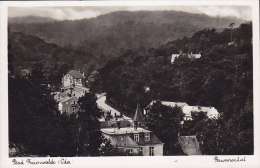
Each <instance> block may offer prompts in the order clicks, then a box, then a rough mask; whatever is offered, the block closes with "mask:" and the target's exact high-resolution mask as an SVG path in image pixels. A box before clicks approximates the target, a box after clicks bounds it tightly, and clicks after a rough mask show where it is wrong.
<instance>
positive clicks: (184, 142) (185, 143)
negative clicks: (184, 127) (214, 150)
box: [178, 135, 202, 155]
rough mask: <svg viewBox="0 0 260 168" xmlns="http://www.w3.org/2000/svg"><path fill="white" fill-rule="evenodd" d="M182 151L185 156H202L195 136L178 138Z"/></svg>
mask: <svg viewBox="0 0 260 168" xmlns="http://www.w3.org/2000/svg"><path fill="white" fill-rule="evenodd" d="M178 141H179V143H180V145H181V148H182V151H183V152H184V153H185V154H187V155H202V153H201V150H200V146H199V143H198V141H197V138H196V136H195V135H194V136H179V137H178Z"/></svg>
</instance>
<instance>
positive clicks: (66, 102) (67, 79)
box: [53, 69, 89, 114]
mask: <svg viewBox="0 0 260 168" xmlns="http://www.w3.org/2000/svg"><path fill="white" fill-rule="evenodd" d="M85 80H86V77H85V76H84V73H81V72H80V71H79V70H75V69H74V70H71V71H69V72H68V73H67V74H65V75H64V76H63V77H62V87H61V91H60V92H53V95H54V100H56V101H57V102H58V108H59V111H60V112H61V113H67V114H72V113H77V112H78V111H79V105H78V99H79V98H80V97H82V96H84V95H85V93H88V92H89V88H87V87H86V81H85Z"/></svg>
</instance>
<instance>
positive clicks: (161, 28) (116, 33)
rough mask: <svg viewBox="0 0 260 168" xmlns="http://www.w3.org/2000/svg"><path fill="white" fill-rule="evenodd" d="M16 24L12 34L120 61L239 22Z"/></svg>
mask: <svg viewBox="0 0 260 168" xmlns="http://www.w3.org/2000/svg"><path fill="white" fill-rule="evenodd" d="M29 20H30V21H26V22H23V23H22V22H19V21H18V23H14V21H13V19H12V18H10V22H9V27H10V30H11V32H23V33H25V34H29V35H34V36H38V37H40V38H42V39H44V40H45V41H46V42H49V43H54V44H57V45H59V46H69V47H73V48H75V49H80V50H82V51H87V52H90V53H93V55H95V56H100V57H103V58H104V56H105V57H106V58H108V57H117V56H118V55H119V54H121V53H122V52H124V51H127V50H131V51H137V52H139V53H146V52H147V50H148V49H149V48H157V47H158V46H160V45H162V44H165V43H167V42H169V41H172V40H175V39H177V38H180V37H184V36H191V35H192V34H193V33H195V32H196V31H198V30H201V29H204V28H206V27H208V28H211V27H214V28H215V29H216V30H223V28H225V27H227V26H228V25H229V24H230V23H231V22H235V23H236V24H237V25H239V24H240V23H242V22H243V20H240V19H237V18H214V17H209V16H206V15H201V14H191V13H185V12H176V11H136V12H126V11H120V12H112V13H109V14H104V15H101V16H98V17H96V18H91V19H82V20H64V21H55V22H42V23H39V22H38V23H31V21H32V20H33V19H29Z"/></svg>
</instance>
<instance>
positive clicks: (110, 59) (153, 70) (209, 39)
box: [8, 12, 254, 156]
mask: <svg viewBox="0 0 260 168" xmlns="http://www.w3.org/2000/svg"><path fill="white" fill-rule="evenodd" d="M139 14H140V13H139ZM181 14H182V15H183V16H184V15H185V16H186V15H187V13H179V15H181ZM117 15H118V16H120V17H129V15H128V14H125V15H123V14H122V13H120V15H119V14H118V13H117V12H115V13H112V14H111V15H103V16H100V17H99V19H100V18H101V19H100V20H99V19H98V18H95V19H89V20H88V19H86V20H79V21H61V22H57V21H52V20H50V21H48V19H47V23H46V22H44V21H43V22H44V25H46V26H44V27H42V24H43V23H33V24H31V23H26V24H25V23H24V22H23V23H22V22H21V23H19V24H18V23H12V24H9V28H10V29H9V36H8V38H9V50H8V56H9V60H8V63H9V124H10V125H9V128H10V129H9V130H10V132H9V138H10V145H16V146H19V147H20V148H22V149H24V150H25V149H26V150H27V151H26V152H25V153H26V154H27V155H28V154H32V155H33V154H36V155H37V154H38V155H51V156H75V155H77V156H98V155H123V154H119V153H118V151H113V150H114V149H112V147H111V145H110V144H109V142H107V141H106V140H104V139H103V137H102V136H101V134H100V131H99V127H100V126H99V124H98V123H97V119H98V117H99V115H100V114H99V110H98V109H97V108H96V106H95V96H94V94H89V95H86V96H85V97H83V98H82V99H81V100H80V101H79V103H81V112H82V113H81V117H80V118H76V117H75V116H63V115H60V114H59V113H58V111H57V104H56V103H55V101H54V100H53V98H52V96H51V95H50V93H51V91H53V90H57V89H58V88H59V85H60V82H61V77H62V75H63V74H64V73H66V72H67V71H68V70H69V69H71V68H73V67H75V66H76V67H79V68H80V69H82V70H83V71H84V72H86V74H87V75H88V76H89V75H90V74H91V75H90V76H91V80H90V81H89V82H90V83H89V86H90V90H91V92H92V93H97V92H100V93H101V92H106V93H107V103H108V104H111V105H112V106H113V107H115V108H117V109H118V110H120V111H121V112H123V113H124V114H125V115H127V116H129V117H132V116H133V115H134V112H135V108H136V104H137V103H139V104H141V106H142V107H143V108H144V107H146V106H147V105H148V104H149V103H150V102H151V101H152V100H166V101H180V102H186V103H188V104H189V105H201V106H213V107H215V108H216V109H217V110H218V111H219V112H220V114H221V115H220V118H219V119H216V120H209V119H208V118H207V117H206V116H205V115H203V114H193V117H194V120H192V121H187V122H184V124H183V125H180V123H179V120H180V119H181V117H182V116H181V114H180V109H178V108H169V107H165V106H163V105H161V104H160V103H157V104H156V105H155V106H154V107H153V109H152V110H151V111H153V113H151V114H149V115H148V116H146V125H147V126H148V128H149V129H150V130H152V131H153V132H155V134H156V135H157V136H158V137H159V139H161V140H162V141H165V145H164V155H182V154H183V153H182V152H181V150H180V146H179V145H178V143H177V136H178V135H196V136H197V139H198V141H199V143H200V146H201V150H202V152H203V154H214V155H215V154H253V152H254V151H253V148H254V146H253V144H254V142H253V62H252V61H253V60H252V59H253V54H252V23H244V24H241V25H239V27H237V28H225V29H223V27H224V26H223V25H224V24H226V25H225V26H228V24H229V23H230V20H229V19H227V20H225V21H223V22H221V24H220V25H222V26H223V27H222V29H221V31H220V27H217V26H216V25H217V23H219V22H216V20H214V19H213V20H212V18H208V19H206V18H205V17H206V16H204V15H203V16H201V15H194V17H199V18H200V17H204V18H205V19H204V23H203V24H202V23H201V22H199V23H196V24H195V23H193V25H188V26H187V23H189V22H188V20H187V21H185V22H182V23H179V22H176V21H174V22H167V21H168V20H167V19H166V20H162V21H161V20H160V19H158V21H160V23H152V22H151V23H150V25H149V24H147V23H146V22H142V20H139V21H136V20H135V19H134V21H133V19H132V20H131V19H129V18H128V19H126V22H122V23H114V22H113V24H114V25H115V26H116V27H115V26H111V25H109V24H110V23H111V24H112V22H104V25H105V26H104V27H105V29H106V30H107V32H106V31H104V27H98V26H99V25H100V24H101V23H102V20H106V19H107V17H111V18H110V19H109V20H111V19H112V18H116V17H114V16H117ZM135 15H137V14H135ZM142 15H143V17H144V18H146V19H147V18H150V19H151V18H152V17H153V16H154V15H152V14H149V17H148V16H147V13H145V12H144V13H142ZM165 15H166V14H165V13H164V15H163V16H165ZM168 15H170V16H171V14H169V13H168ZM175 15H176V13H175ZM179 15H177V16H178V17H176V18H179V17H180V16H179ZM112 16H113V17H112ZM137 16H140V15H137ZM137 16H132V17H134V18H137ZM159 16H160V15H159ZM186 17H187V18H188V17H190V15H189V16H186ZM102 18H103V19H102ZM166 18H167V17H166ZM169 18H172V17H169ZM118 20H119V21H120V20H121V19H118ZM147 20H148V21H149V19H147ZM198 20H200V19H198ZM202 20H203V19H202ZM205 20H206V21H205ZM220 20H221V19H220ZM148 21H147V22H148ZM164 21H165V22H167V23H169V24H166V23H164ZM207 21H208V22H210V21H211V22H212V23H211V24H209V25H210V26H208V27H211V26H212V27H214V26H215V27H216V29H214V28H205V24H207V23H208V22H207ZM115 22H116V21H115ZM177 23H178V24H177ZM238 23H239V21H238ZM102 24H103V23H102ZM142 24H143V25H145V26H147V25H149V28H151V29H148V27H145V26H140V27H138V26H137V25H142ZM57 25H58V26H57ZM63 25H68V26H72V27H73V26H76V27H77V26H78V25H81V26H79V27H78V29H82V27H85V29H84V31H82V32H81V33H83V34H86V37H83V36H81V35H80V33H78V31H75V32H74V33H73V32H69V33H68V32H67V31H65V30H72V29H71V27H64V31H63V30H61V29H60V28H61V27H63ZM93 25H95V26H97V27H98V29H97V30H98V31H97V32H91V31H89V30H88V26H90V27H91V26H93ZM176 25H182V26H183V27H184V28H183V31H182V32H179V31H180V30H181V29H179V28H176ZM199 25H201V27H200V26H199ZM106 26H107V27H106ZM109 26H111V27H109ZM157 26H158V27H157ZM57 27H60V28H59V29H58V30H56V31H55V30H54V29H56V28H57ZM97 27H95V28H97ZM162 27H164V28H163V29H161V28H162ZM167 27H168V28H167ZM51 28H52V29H51ZM74 28H75V27H74ZM139 28H140V29H141V28H142V30H143V31H141V30H139ZM193 28H194V29H193ZM45 29H46V31H45ZM78 29H74V30H78ZM93 29H94V28H93V27H91V30H93ZM165 29H167V31H165ZM186 29H187V32H189V33H187V32H185V30H186ZM39 30H43V31H42V32H41V31H39ZM49 30H52V31H49ZM112 30H113V31H114V33H112V34H111V31H112ZM119 30H124V31H123V32H121V33H120V32H119ZM129 30H131V31H129ZM147 30H151V31H150V32H146V31H147ZM158 30H160V31H158ZM86 31H87V32H86ZM161 31H162V32H167V33H165V34H164V33H162V32H161ZM50 32H52V33H54V34H49V33H50ZM64 32H66V35H68V36H70V37H67V36H63V35H64V34H63V33H64ZM100 32H104V34H103V33H100ZM131 32H135V33H140V34H139V35H138V34H131ZM75 33H76V34H77V33H78V34H77V36H76V35H75ZM91 33H92V35H91ZM106 33H107V34H106ZM146 33H147V34H146ZM153 33H155V34H154V35H152V34H153ZM156 33H158V34H157V35H156ZM174 33H175V35H173V34H174ZM114 34H117V35H118V34H119V35H120V38H118V37H116V36H113V35H114ZM108 35H111V37H110V36H109V37H108ZM141 35H143V36H146V37H140V36H141ZM37 36H38V37H37ZM79 36H80V38H79ZM121 36H122V37H121ZM150 36H151V38H148V37H150ZM159 36H160V38H157V37H159ZM61 37H62V38H61ZM139 37H140V38H141V39H139V40H135V39H136V38H137V39H138V38H139ZM63 38H65V39H63ZM81 38H84V39H81ZM113 38H116V40H113ZM133 38H134V39H133ZM68 39H70V40H71V41H70V40H68ZM93 39H95V40H96V41H92V40H93ZM107 39H111V40H110V41H108V40H107ZM122 39H127V40H129V41H127V40H126V41H123V42H122V45H125V46H127V47H122V46H121V47H120V46H118V42H120V40H122ZM77 40H79V41H77ZM142 40H145V41H142ZM156 40H158V41H156ZM137 41H138V42H137ZM46 42H48V43H46ZM50 42H53V43H56V44H51V43H50ZM62 42H64V43H65V42H66V43H67V42H68V44H63V43H62ZM81 42H82V45H78V43H81ZM165 42H166V43H165ZM89 43H91V44H89ZM120 43H121V42H120ZM146 44H147V45H146ZM115 46H117V47H115ZM140 48H142V49H140ZM94 49H96V50H95V51H94ZM110 49H111V51H110ZM112 49H113V50H112ZM121 49H122V50H121ZM99 51H100V52H99ZM180 52H181V53H182V54H181V56H180V57H178V58H177V59H175V61H174V63H173V64H171V61H170V59H171V54H178V53H180ZM191 52H192V53H201V55H202V56H201V58H199V59H190V58H188V57H187V54H188V53H191ZM103 58H105V59H103ZM100 60H102V61H100ZM23 69H28V70H29V71H30V75H29V76H23V75H21V70H23ZM91 72H93V73H91ZM48 84H50V85H51V86H53V87H51V88H48V87H47V85H48ZM148 88H149V89H148ZM82 102H84V103H82ZM14 104H15V105H14ZM20 109H22V110H20ZM84 112H85V113H84ZM86 112H93V114H91V115H89V114H87V113H86ZM90 116H92V118H89V117H90ZM158 116H160V117H158ZM42 118H44V119H43V120H42ZM24 121H28V122H27V123H24ZM84 121H91V122H90V123H92V124H91V125H94V127H91V126H90V125H89V124H86V123H85V122H84ZM79 126H80V127H82V129H83V130H84V132H88V131H91V132H93V135H88V134H84V133H83V132H82V133H83V134H80V133H79V132H78V128H79ZM53 128H55V129H53ZM21 130H22V131H21ZM162 130H163V131H162ZM30 135H35V136H30ZM59 137H65V138H62V139H60V138H59ZM28 138H29V139H28ZM102 142H103V143H104V144H106V145H105V146H103V147H100V144H101V143H102ZM42 144H43V145H42ZM68 144H69V145H68ZM86 144H91V146H93V148H91V149H90V148H85V145H86ZM40 146H41V147H40ZM65 148H66V150H65ZM79 149H80V150H79Z"/></svg>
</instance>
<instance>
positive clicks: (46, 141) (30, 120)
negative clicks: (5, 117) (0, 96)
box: [8, 67, 62, 156]
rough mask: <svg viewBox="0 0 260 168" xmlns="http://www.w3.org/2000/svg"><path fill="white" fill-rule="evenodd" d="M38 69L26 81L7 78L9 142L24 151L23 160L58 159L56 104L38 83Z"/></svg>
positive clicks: (45, 88)
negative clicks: (25, 157) (27, 157)
mask: <svg viewBox="0 0 260 168" xmlns="http://www.w3.org/2000/svg"><path fill="white" fill-rule="evenodd" d="M40 68H41V67H39V69H37V70H36V71H33V73H32V74H31V76H30V80H27V79H25V78H18V77H14V78H9V82H8V84H9V89H8V91H9V97H8V100H9V140H10V143H11V144H12V143H14V144H16V146H20V147H21V148H22V149H24V150H23V154H24V155H26V156H28V155H38V156H46V155H50V156H60V151H59V150H60V149H61V148H62V147H61V143H60V142H61V141H60V137H59V136H60V131H61V127H60V123H59V118H58V109H57V104H56V102H55V101H54V99H53V97H52V96H51V95H50V94H48V93H49V91H48V89H47V87H45V85H43V83H42V82H43V81H45V78H43V76H42V74H43V73H42V71H41V70H40Z"/></svg>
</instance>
